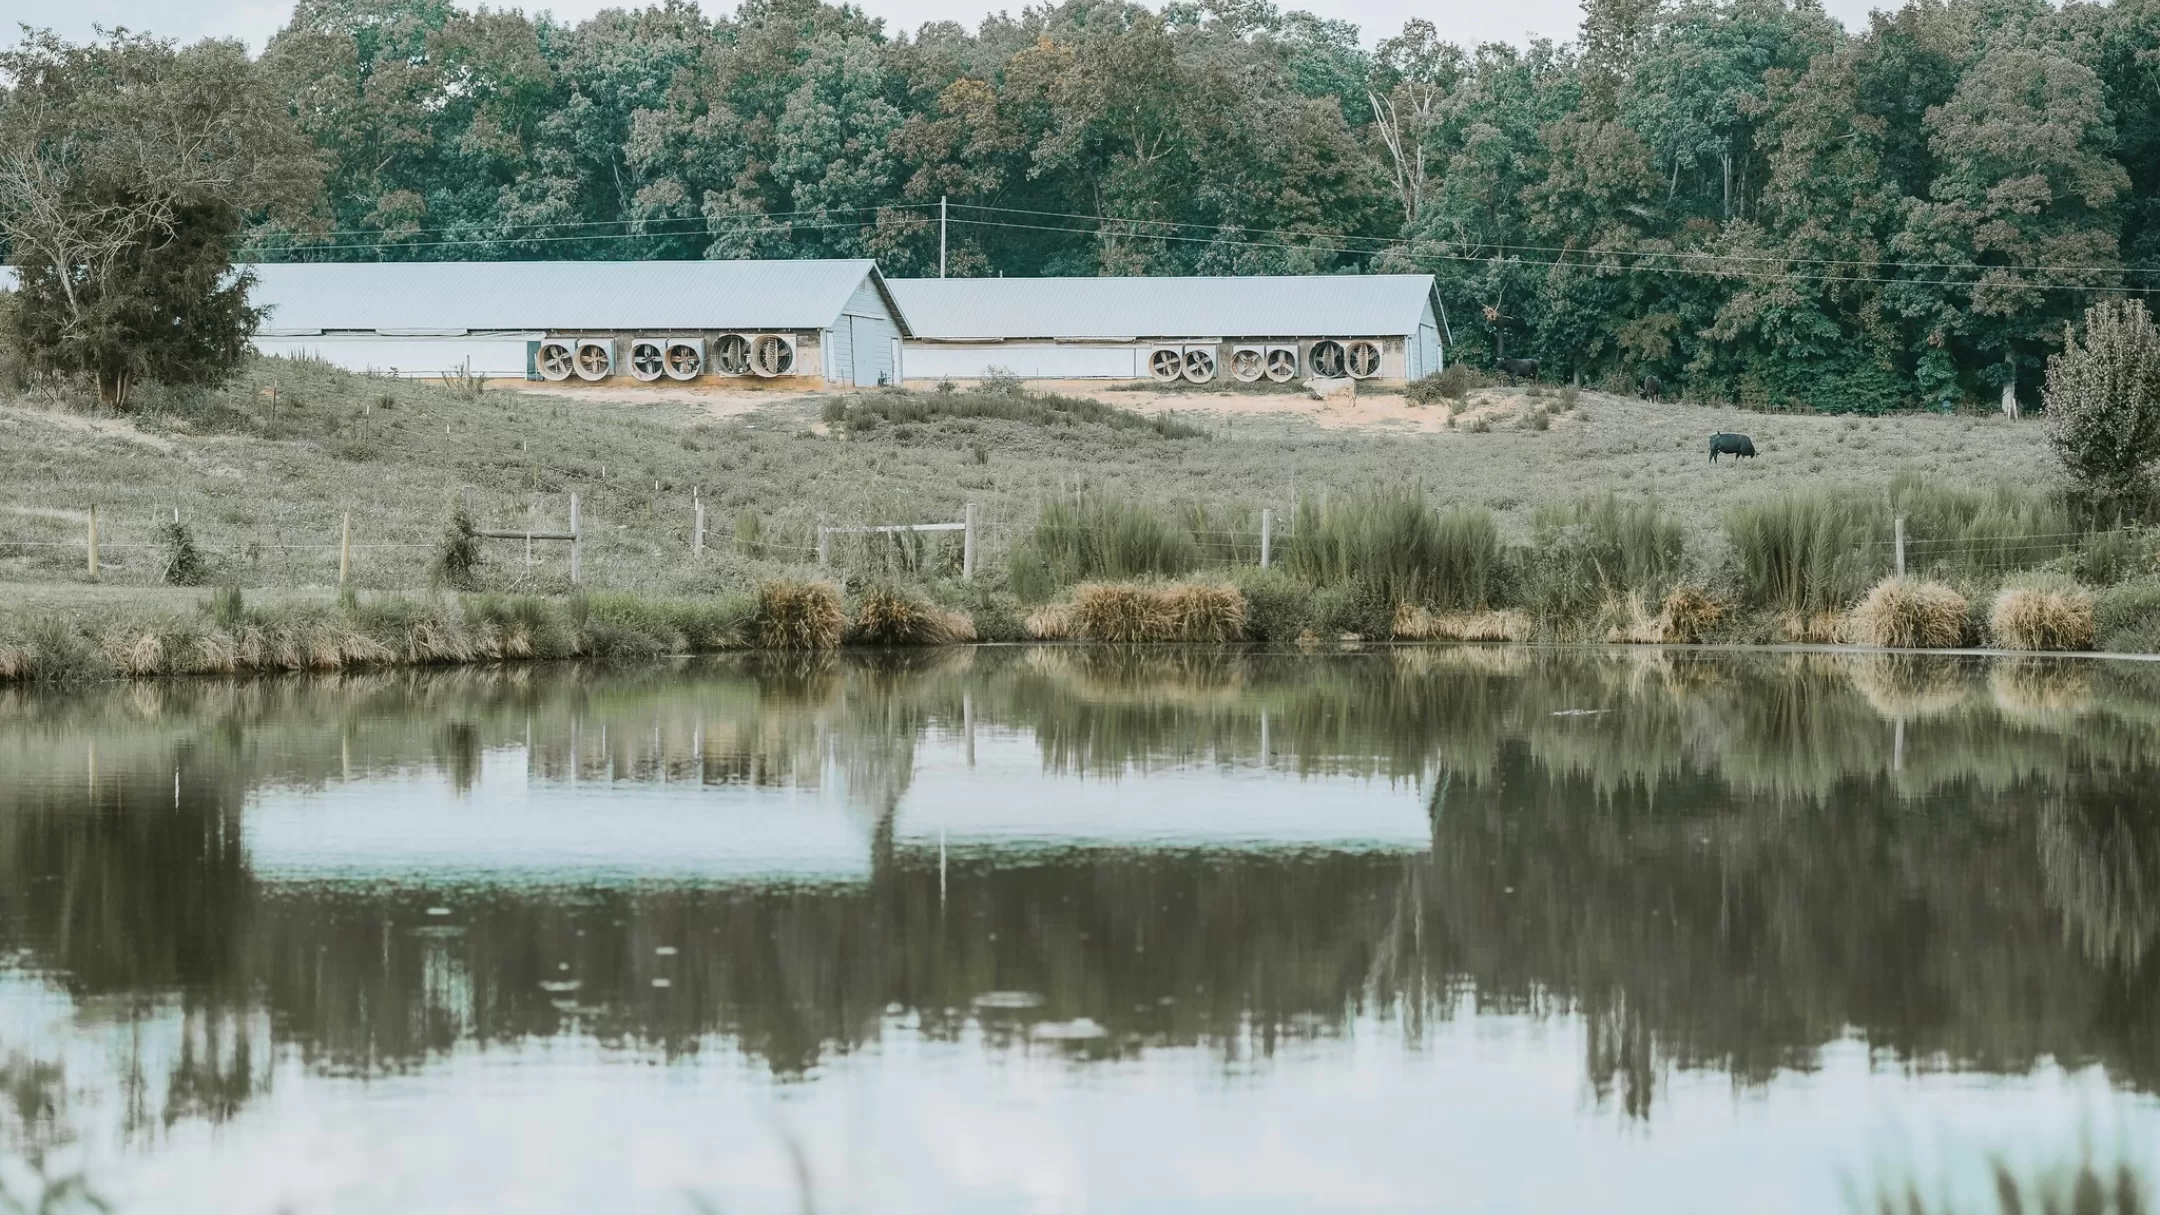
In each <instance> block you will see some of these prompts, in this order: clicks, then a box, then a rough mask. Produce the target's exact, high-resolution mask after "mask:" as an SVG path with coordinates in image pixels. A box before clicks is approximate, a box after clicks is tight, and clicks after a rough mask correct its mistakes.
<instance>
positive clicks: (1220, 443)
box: [0, 360, 2052, 603]
mask: <svg viewBox="0 0 2160 1215" xmlns="http://www.w3.org/2000/svg"><path fill="white" fill-rule="evenodd" d="M1526 391H1534V390H1516V391H1511V390H1503V389H1487V390H1482V391H1480V392H1479V393H1477V394H1474V396H1473V398H1472V400H1470V401H1469V402H1463V403H1458V405H1457V407H1456V408H1457V409H1458V410H1460V411H1461V412H1460V413H1459V414H1458V416H1457V423H1458V424H1457V425H1456V426H1455V427H1454V428H1449V427H1447V426H1446V425H1445V424H1444V423H1443V422H1442V419H1444V418H1445V417H1446V413H1445V411H1444V408H1443V407H1441V406H1430V407H1425V408H1423V409H1417V408H1411V407H1407V406H1406V405H1404V403H1403V402H1402V401H1401V400H1400V399H1399V398H1386V397H1382V398H1379V399H1377V400H1376V399H1374V398H1372V397H1370V396H1368V397H1367V398H1365V399H1364V400H1363V402H1362V403H1361V405H1360V407H1359V410H1360V414H1361V420H1356V421H1353V420H1350V419H1348V418H1346V417H1344V416H1342V415H1343V414H1344V413H1345V411H1343V410H1342V409H1340V408H1322V407H1321V406H1320V405H1319V404H1318V403H1316V402H1299V401H1296V400H1295V399H1293V398H1287V397H1283V396H1281V395H1280V394H1278V395H1277V396H1275V397H1269V398H1253V399H1248V398H1246V397H1242V396H1238V395H1234V394H1200V393H1194V394H1184V395H1181V396H1177V397H1175V398H1158V397H1155V396H1147V394H1135V393H1130V392H1119V391H1116V390H1101V391H1096V392H1093V393H1091V394H1089V395H1091V396H1093V397H1094V398H1095V399H1096V400H1097V401H1100V402H1103V403H1108V404H1113V405H1122V406H1128V407H1129V406H1133V405H1135V404H1140V405H1141V406H1142V407H1143V408H1145V409H1146V410H1148V416H1151V417H1152V416H1153V411H1154V410H1155V409H1157V408H1160V407H1162V406H1166V405H1174V406H1176V407H1178V408H1177V410H1176V413H1175V415H1174V417H1175V419H1176V420H1177V421H1179V422H1182V423H1185V424H1189V425H1190V426H1192V427H1197V428H1198V429H1199V430H1201V431H1202V432H1204V434H1203V435H1202V436H1201V437H1166V436H1165V435H1164V434H1163V433H1160V428H1156V427H1135V426H1112V425H1108V424H1104V423H1102V422H1100V421H1096V420H1090V419H1088V418H1086V417H1082V416H1077V415H1075V414H1073V413H1072V412H1070V411H1054V410H1053V411H1048V412H1047V414H1046V415H1045V416H1041V417H1000V416H974V417H949V416H940V417H933V418H930V419H928V420H922V421H903V422H899V423H887V424H883V425H876V426H875V428H874V429H869V428H865V427H862V426H840V427H833V426H829V425H827V424H826V423H825V422H824V421H823V420H822V418H823V417H824V416H825V414H826V412H827V406H828V404H829V402H828V401H826V400H821V399H818V398H810V399H800V398H798V399H790V400H779V401H771V400H767V399H759V398H757V397H755V395H754V394H752V396H751V399H749V400H747V401H745V400H738V399H735V398H732V397H721V396H716V397H710V398H695V399H681V398H674V399H654V400H651V401H648V402H644V403H635V404H633V403H624V402H622V401H596V400H592V399H581V398H579V397H578V396H576V395H574V394H568V393H566V394H562V395H545V394H540V393H532V392H526V391H516V392H510V391H499V390H498V391H490V392H487V393H485V394H483V395H480V396H479V397H477V398H475V397H472V396H469V395H465V394H461V393H458V392H455V391H453V390H451V389H448V388H444V387H439V386H435V385H429V384H418V383H406V382H396V381H389V380H381V379H371V378H367V377H359V376H353V375H349V374H346V373H343V372H339V371H336V370H334V369H330V368H327V367H323V366H320V365H309V364H305V363H293V362H287V361H284V360H263V361H261V362H259V363H257V364H256V365H255V366H254V367H253V368H252V369H251V370H250V371H249V373H248V374H247V376H245V377H244V378H243V379H242V380H241V381H240V382H238V383H236V384H234V385H233V386H232V387H230V388H228V389H226V390H223V391H219V392H216V393H211V394H207V395H202V396H198V397H196V398H194V399H192V400H183V401H175V400H171V399H166V400H156V399H152V400H150V401H149V402H148V407H147V408H145V409H144V410H142V411H141V412H140V413H138V414H137V415H136V416H133V417H130V418H124V419H123V418H114V417H112V416H111V415H109V414H101V413H99V412H98V411H96V410H94V409H86V408H83V407H82V406H81V405H80V404H75V405H70V404H69V403H68V402H66V401H64V400H57V399H30V398H17V399H15V400H12V401H7V402H5V403H0V584H5V585H6V587H7V588H8V589H5V590H0V595H5V596H6V597H7V599H8V600H9V601H12V602H17V603H20V602H22V601H23V600H24V599H25V598H26V597H28V596H30V595H32V594H36V595H37V596H38V597H40V598H46V599H50V598H52V597H53V592H52V591H51V590H46V591H41V592H33V591H31V590H29V589H27V588H30V587H34V586H45V587H48V588H50V587H54V586H56V585H58V586H66V585H80V586H83V587H84V589H87V586H86V584H87V582H88V577H87V573H86V571H85V561H84V552H83V539H84V533H85V530H86V523H87V514H88V509H89V507H90V506H91V505H93V504H95V505H96V506H97V507H98V510H99V525H100V538H101V553H100V557H101V565H102V578H101V582H102V583H103V584H104V585H105V586H138V587H145V588H147V587H150V586H152V585H154V584H155V583H156V582H157V580H158V574H159V571H160V568H161V566H162V561H163V558H162V556H161V555H160V554H159V552H158V551H157V550H155V549H153V548H148V547H141V548H137V547H128V546H130V545H148V544H150V543H151V542H152V541H153V540H154V539H155V536H154V529H155V527H156V525H157V524H158V523H159V522H161V521H164V520H169V519H171V518H172V515H173V512H174V511H175V510H176V509H177V510H178V511H179V513H180V516H181V517H182V518H183V519H185V520H186V521H187V522H188V523H189V525H190V527H191V528H192V530H193V532H194V534H195V538H196V541H197V543H198V544H200V545H201V546H203V548H204V549H206V550H207V551H208V552H209V554H210V555H211V557H212V565H213V569H214V571H215V575H216V577H217V578H218V579H219V580H221V581H222V580H237V581H239V582H241V583H243V584H245V585H248V586H250V587H272V588H274V587H310V586H313V587H320V586H326V585H331V584H334V583H335V581H336V575H337V560H338V553H337V544H338V541H339V535H340V523H341V519H342V518H343V516H344V515H345V514H346V513H347V512H350V514H351V516H352V519H353V527H354V534H353V542H354V545H355V553H354V580H355V581H356V582H357V583H358V584H360V585H361V586H364V587H377V588H412V587H418V586H421V585H424V584H425V582H426V577H427V574H426V571H427V568H428V561H429V557H430V553H431V550H432V547H433V545H434V544H435V543H436V542H437V540H438V539H439V537H440V535H441V532H442V529H443V526H444V522H445V520H446V518H447V515H448V509H449V503H450V500H451V498H452V496H453V495H455V494H459V493H462V494H464V495H465V497H466V499H467V502H468V504H469V506H470V508H471V509H472V511H473V513H474V515H475V516H476V517H477V518H478V520H479V522H480V524H481V526H483V527H501V528H525V527H531V528H534V529H539V530H546V529H551V528H560V527H561V526H563V525H564V523H565V522H566V514H567V496H568V495H569V494H570V493H572V492H576V493H578V494H579V495H580V498H581V500H582V509H583V514H584V525H585V531H586V534H587V537H588V542H587V544H586V546H585V555H584V565H585V574H586V581H587V582H588V583H589V584H591V585H594V586H600V587H618V588H624V589H633V590H640V591H648V592H654V593H668V594H695V593H702V592H706V591H711V590H718V589H740V588H746V587H747V586H749V585H750V584H751V583H752V582H753V581H755V580H756V579H757V578H758V577H761V576H768V575H770V574H771V573H773V572H776V571H778V570H780V569H783V568H786V567H789V566H800V565H803V564H805V563H807V562H808V561H809V560H810V558H811V556H812V553H813V549H814V540H813V539H812V537H813V533H814V530H815V528H816V526H817V524H818V523H819V522H820V521H821V520H822V521H824V522H829V523H833V524H843V523H882V522H903V521H937V520H954V519H958V518H959V517H960V514H961V510H962V507H963V504H964V503H966V502H969V501H973V502H975V503H977V504H978V509H979V517H980V519H981V520H982V524H983V541H982V545H983V554H982V556H983V559H984V561H985V564H986V565H991V566H994V565H995V564H996V563H997V562H998V560H999V557H1000V555H1001V554H1002V552H1003V551H1004V549H1005V547H1006V546H1007V545H1008V544H1009V543H1010V542H1011V541H1012V539H1013V538H1014V537H1015V536H1016V535H1018V534H1020V533H1021V532H1022V531H1024V530H1025V529H1026V528H1028V527H1030V526H1032V524H1033V522H1034V520H1035V517H1036V512H1037V508H1038V504H1039V503H1040V502H1041V501H1043V500H1044V499H1046V498H1052V497H1056V496H1059V495H1062V494H1066V493H1069V492H1071V491H1074V490H1078V489H1083V488H1085V489H1092V490H1098V491H1102V492H1105V493H1108V494H1112V495H1115V496H1118V497H1122V498H1126V499H1129V500H1132V501H1136V502H1140V503H1145V504H1153V505H1161V506H1175V507H1179V508H1187V509H1189V508H1191V507H1196V506H1197V507H1203V508H1206V509H1208V510H1209V511H1212V512H1215V517H1218V518H1230V517H1233V516H1235V517H1241V518H1246V519H1250V518H1251V516H1252V514H1253V512H1256V511H1257V509H1258V508H1260V507H1266V506H1272V507H1274V508H1276V510H1277V512H1278V518H1279V519H1287V518H1288V516H1289V515H1290V514H1291V513H1292V508H1293V507H1294V506H1295V504H1296V501H1297V499H1298V497H1299V496H1300V495H1308V496H1318V495H1327V494H1335V493H1342V492H1346V491H1350V490H1354V489H1358V488H1366V487H1371V486H1373V485H1375V484H1419V485H1422V486H1423V487H1424V489H1425V492H1426V495H1427V497H1428V498H1429V499H1430V500H1431V501H1432V502H1433V503H1434V504H1435V505H1436V506H1442V507H1445V506H1452V505H1466V504H1467V505H1484V506H1489V507H1490V508H1492V510H1493V511H1494V512H1495V514H1496V516H1497V519H1498V522H1499V524H1500V528H1501V532H1502V535H1503V537H1504V538H1506V539H1508V540H1510V541H1521V540H1524V539H1527V538H1528V535H1529V530H1530V517H1531V514H1532V511H1533V509H1534V508H1535V507H1537V506H1538V505H1540V504H1541V503H1547V502H1551V501H1555V500H1560V499H1565V498H1568V497H1571V496H1577V495H1580V494H1582V493H1585V492H1588V491H1593V490H1600V489H1607V488H1610V489H1614V490H1618V491H1620V492H1622V493H1625V494H1650V495H1655V496H1657V497H1658V498H1659V499H1660V500H1661V501H1662V502H1663V504H1664V506H1665V508H1666V510H1667V512H1668V513H1669V514H1671V515H1672V516H1673V517H1675V518H1676V519H1677V520H1678V521H1679V523H1680V524H1681V525H1682V527H1683V528H1684V529H1685V531H1686V534H1687V539H1688V543H1689V545H1690V548H1691V550H1693V551H1694V552H1696V553H1697V555H1698V556H1699V557H1702V558H1704V559H1714V558H1715V554H1716V552H1717V550H1718V549H1719V548H1720V546H1721V545H1722V544H1723V538H1722V533H1721V531H1720V522H1721V519H1722V517H1723V514H1724V512H1725V510H1726V508H1727V507H1729V506H1731V505H1733V504H1735V503H1737V502H1740V501H1743V500H1745V499H1748V498H1751V497H1755V496H1759V495H1762V494H1764V493H1766V492H1769V491H1774V490H1778V489H1783V488H1791V487H1795V486H1800V485H1809V486H1815V485H1849V486H1867V485H1875V484H1880V483H1882V482H1884V481H1886V480H1887V479H1888V478H1889V477H1890V476H1891V474H1892V473H1894V472H1896V471H1897V470H1900V469H1912V470H1917V471H1918V472H1920V473H1922V474H1925V475H1927V476H1929V477H1931V478H1937V479H1941V480H1944V481H1947V482H1950V483H1955V484H1966V485H1982V484H1987V483H1991V482H1994V481H1998V480H2008V481H2013V482H2017V483H2021V484H2025V485H2030V486H2034V487H2036V488H2038V487H2044V486H2045V485H2046V484H2048V483H2049V481H2050V478H2051V476H2052V473H2051V469H2050V466H2049V461H2048V457H2047V454H2046V449H2045V444H2044V442H2043V440H2042V437H2041V432H2040V427H2039V426H2038V425H2037V424H2036V423H2033V422H2029V421H2028V422H2023V423H2011V422H2007V421H2004V420H2002V419H1998V418H1992V417H1988V418H1983V417H1940V416H1933V415H1928V416H1903V417H1891V418H1875V419H1856V418H1835V417H1813V416H1793V415H1765V414H1748V413H1742V412H1739V411H1735V410H1721V409H1712V408H1704V407H1699V406H1690V405H1678V404H1667V405H1653V404H1650V403H1647V402H1642V401H1635V400H1627V399H1621V398H1614V397H1608V396H1603V395H1600V394H1597V393H1584V394H1582V396H1581V398H1580V403H1579V406H1578V407H1577V408H1575V409H1574V410H1572V411H1568V412H1555V413H1553V414H1552V415H1551V422H1550V426H1549V428H1548V429H1545V430H1542V431H1539V430H1532V429H1529V428H1528V427H1527V426H1526V425H1525V424H1524V422H1523V419H1524V417H1525V416H1526V414H1527V411H1528V410H1530V409H1532V408H1548V409H1549V408H1554V407H1556V402H1555V400H1554V397H1555V396H1556V395H1557V394H1554V393H1552V392H1551V391H1550V390H1546V391H1545V392H1544V393H1542V394H1541V395H1540V396H1539V397H1538V398H1536V399H1533V398H1531V397H1530V396H1528V395H1526ZM972 395H974V394H970V393H964V392H963V393H961V394H960V396H961V397H962V398H967V397H970V396H972ZM937 396H938V394H935V393H918V394H912V399H917V400H921V399H929V400H932V401H935V399H936V397H937ZM1143 397H1145V398H1146V399H1145V400H1142V398H1143ZM1255 401H1258V402H1259V404H1258V406H1256V405H1255ZM946 403H948V404H949V403H950V400H948V401H947V402H946ZM858 412H859V411H858ZM976 412H978V413H982V412H989V413H995V412H998V411H980V410H978V411H976ZM1004 412H1014V411H1004ZM1018 412H1021V413H1025V412H1026V411H1025V410H1022V411H1018ZM1478 419H1484V423H1483V425H1484V426H1485V427H1489V429H1473V428H1472V425H1471V424H1472V423H1474V422H1476V421H1477V420H1478ZM1182 429H1183V428H1182V427H1172V428H1171V431H1172V433H1179V432H1181V431H1182ZM1717 430H1741V431H1745V432H1747V433H1749V434H1751V435H1753V436H1754V439H1755V442H1756V446H1757V449H1758V450H1759V451H1761V453H1762V455H1761V457H1760V458H1759V459H1756V460H1753V461H1745V462H1738V463H1735V462H1731V461H1720V463H1719V464H1718V465H1716V466H1714V467H1713V466H1711V465H1710V464H1709V463H1708V462H1707V452H1706V440H1707V436H1708V435H1709V434H1710V433H1711V432H1713V431H1717ZM693 491H695V492H697V493H699V494H700V495H701V496H702V498H703V499H704V501H705V502H706V504H707V520H708V521H707V529H708V530H707V536H708V549H707V553H706V556H705V559H704V560H703V561H698V560H695V559H694V558H693V556H692V553H691V538H690V532H691V527H692V518H693V513H692V495H693ZM1240 512H1242V514H1241V513H1240ZM1248 526H1249V524H1248ZM738 527H739V528H740V531H741V534H742V535H743V537H744V540H745V543H743V544H737V543H735V542H734V541H735V537H736V535H737V532H738ZM382 546H400V547H382ZM956 547H957V546H956V544H955V543H953V542H950V541H948V542H946V548H945V549H939V550H936V551H931V552H927V553H926V552H921V551H911V552H903V553H892V552H886V553H881V554H877V556H878V557H879V559H880V560H881V561H884V562H887V563H890V562H891V561H893V560H896V559H897V560H899V561H900V562H902V563H903V564H908V563H914V564H917V565H919V564H921V563H923V562H926V561H927V562H932V563H936V562H945V563H948V564H949V563H950V561H951V560H953V559H954V558H955V556H956V553H955V551H952V550H956ZM1247 547H1249V545H1248V546H1247ZM487 552H488V555H489V557H490V563H491V567H492V568H491V571H490V573H489V575H488V576H489V578H490V580H491V583H492V584H493V585H498V586H503V587H508V588H513V589H516V588H529V589H538V590H550V589H560V587H561V586H563V585H565V583H566V579H565V574H566V564H565V560H564V556H565V554H564V546H561V545H546V544H543V545H540V546H538V547H537V548H536V552H535V556H536V565H535V567H534V571H533V573H531V574H529V575H528V574H527V573H526V571H525V569H524V566H523V561H524V546H523V545H522V544H521V543H519V542H516V541H494V542H489V544H488V546H487ZM838 556H839V558H840V560H841V561H842V562H843V563H845V562H849V561H859V560H861V559H862V557H863V556H864V554H861V553H852V552H848V551H843V552H841V553H840V554H838ZM99 593H101V594H105V593H110V592H108V591H102V590H101V591H100V592H99ZM60 598H61V599H64V600H65V599H70V596H69V595H62V596H60Z"/></svg>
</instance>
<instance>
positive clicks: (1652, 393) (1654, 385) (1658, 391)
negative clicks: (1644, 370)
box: [1642, 375, 1665, 402]
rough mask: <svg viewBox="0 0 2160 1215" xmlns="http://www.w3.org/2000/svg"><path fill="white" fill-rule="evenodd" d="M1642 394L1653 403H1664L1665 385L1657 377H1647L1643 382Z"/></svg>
mask: <svg viewBox="0 0 2160 1215" xmlns="http://www.w3.org/2000/svg"><path fill="white" fill-rule="evenodd" d="M1642 394H1643V396H1644V397H1645V398H1647V399H1649V400H1651V401H1658V402H1662V401H1663V400H1664V399H1665V385H1664V384H1663V383H1660V382H1659V380H1658V378H1657V377H1656V376H1654V375H1646V376H1644V377H1643V381H1642Z"/></svg>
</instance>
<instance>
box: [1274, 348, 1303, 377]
mask: <svg viewBox="0 0 2160 1215" xmlns="http://www.w3.org/2000/svg"><path fill="white" fill-rule="evenodd" d="M1267 378H1268V379H1270V380H1273V381H1274V382H1276V383H1277V384H1287V383H1289V382H1290V381H1292V380H1294V379H1296V378H1297V347H1295V346H1270V347H1268V348H1267Z"/></svg>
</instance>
